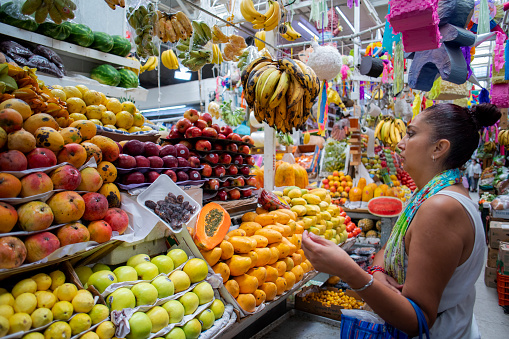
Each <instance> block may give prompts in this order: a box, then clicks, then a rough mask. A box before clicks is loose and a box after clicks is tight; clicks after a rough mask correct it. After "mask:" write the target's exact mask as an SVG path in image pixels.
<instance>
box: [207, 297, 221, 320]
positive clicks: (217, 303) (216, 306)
mask: <svg viewBox="0 0 509 339" xmlns="http://www.w3.org/2000/svg"><path fill="white" fill-rule="evenodd" d="M209 309H211V310H212V312H214V316H215V317H216V320H217V319H219V318H221V317H222V316H223V313H224V303H223V302H222V301H221V300H219V299H214V301H213V302H212V305H210V307H209Z"/></svg>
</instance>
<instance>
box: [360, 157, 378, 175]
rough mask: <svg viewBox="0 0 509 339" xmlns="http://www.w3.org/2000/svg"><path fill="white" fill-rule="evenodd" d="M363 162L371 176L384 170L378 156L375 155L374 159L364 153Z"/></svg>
mask: <svg viewBox="0 0 509 339" xmlns="http://www.w3.org/2000/svg"><path fill="white" fill-rule="evenodd" d="M361 161H362V163H363V164H364V167H366V169H367V170H368V172H369V174H373V175H374V174H377V173H378V172H379V169H380V168H382V160H381V159H380V156H379V155H378V154H375V156H374V157H368V155H367V153H366V152H364V153H362V158H361Z"/></svg>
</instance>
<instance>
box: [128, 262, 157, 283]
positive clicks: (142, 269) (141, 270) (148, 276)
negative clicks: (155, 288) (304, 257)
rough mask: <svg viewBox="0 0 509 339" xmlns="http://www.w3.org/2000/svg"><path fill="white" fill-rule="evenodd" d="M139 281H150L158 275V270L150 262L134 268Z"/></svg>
mask: <svg viewBox="0 0 509 339" xmlns="http://www.w3.org/2000/svg"><path fill="white" fill-rule="evenodd" d="M134 269H135V270H136V272H137V273H138V277H140V279H141V280H152V279H154V278H155V277H157V275H158V274H159V269H158V268H157V266H156V265H154V264H152V263H151V262H143V263H141V264H138V265H136V266H135V267H134Z"/></svg>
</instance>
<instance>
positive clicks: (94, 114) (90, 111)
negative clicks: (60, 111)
mask: <svg viewBox="0 0 509 339" xmlns="http://www.w3.org/2000/svg"><path fill="white" fill-rule="evenodd" d="M86 110H87V113H85V115H86V116H87V118H88V119H101V117H102V115H103V112H102V111H101V107H99V106H97V105H90V106H87V108H86Z"/></svg>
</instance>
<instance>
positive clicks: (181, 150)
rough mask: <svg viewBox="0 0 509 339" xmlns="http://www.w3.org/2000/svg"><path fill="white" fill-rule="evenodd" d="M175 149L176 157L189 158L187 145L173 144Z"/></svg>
mask: <svg viewBox="0 0 509 339" xmlns="http://www.w3.org/2000/svg"><path fill="white" fill-rule="evenodd" d="M175 149H176V151H177V157H181V158H184V159H187V158H189V148H188V147H186V146H184V145H182V144H177V145H175Z"/></svg>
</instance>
